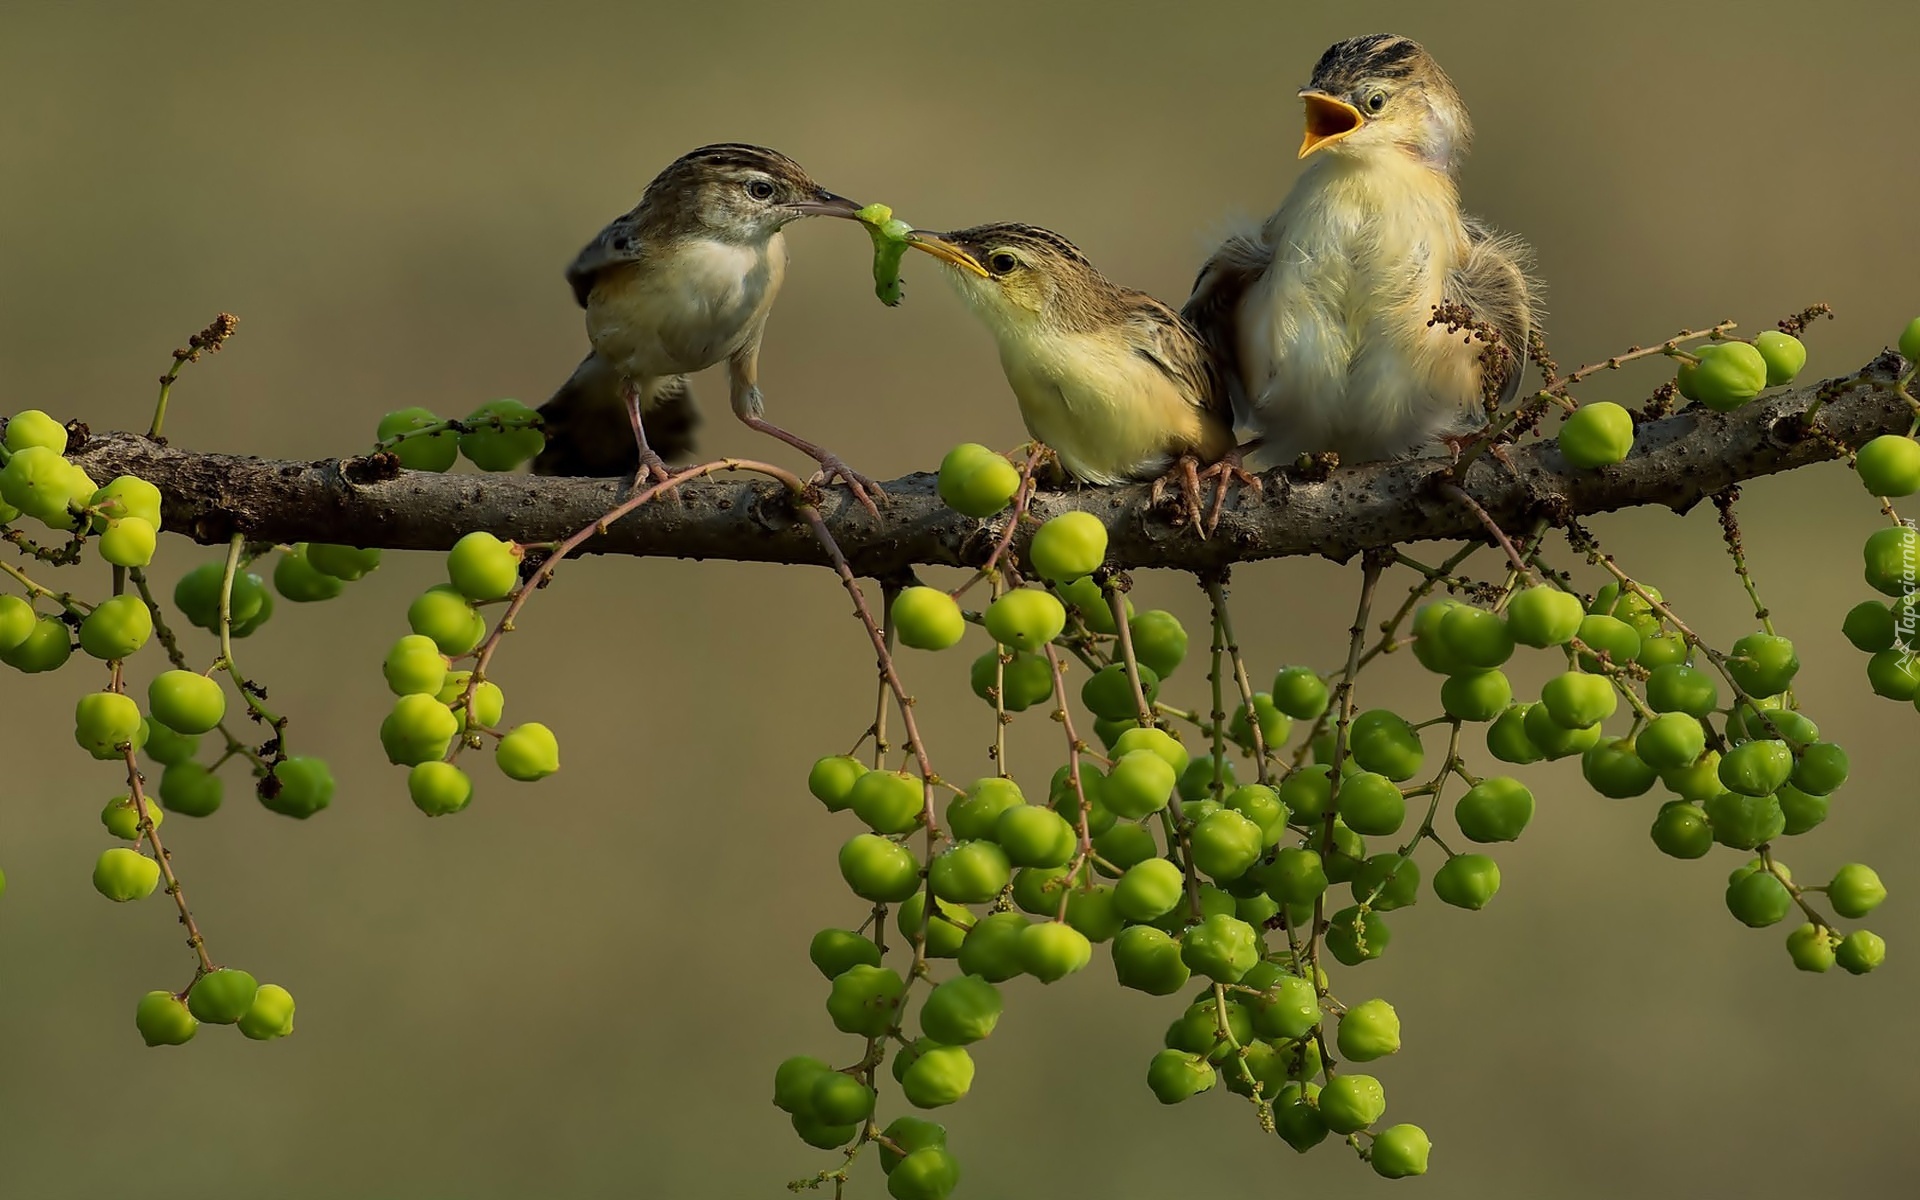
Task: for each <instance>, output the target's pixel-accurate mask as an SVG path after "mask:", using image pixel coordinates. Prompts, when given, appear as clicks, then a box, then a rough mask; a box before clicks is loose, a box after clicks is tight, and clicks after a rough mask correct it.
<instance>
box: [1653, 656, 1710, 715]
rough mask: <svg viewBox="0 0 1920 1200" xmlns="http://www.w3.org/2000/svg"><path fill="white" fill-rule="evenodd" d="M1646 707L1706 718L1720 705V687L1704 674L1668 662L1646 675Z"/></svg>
mask: <svg viewBox="0 0 1920 1200" xmlns="http://www.w3.org/2000/svg"><path fill="white" fill-rule="evenodd" d="M1647 706H1648V707H1649V708H1651V709H1653V710H1654V711H1655V712H1663V713H1665V712H1679V713H1686V714H1687V715H1688V716H1692V717H1704V716H1706V715H1707V714H1708V713H1710V712H1712V711H1713V710H1714V709H1716V708H1718V707H1719V706H1720V688H1719V685H1717V684H1715V683H1714V681H1713V677H1712V676H1711V675H1708V674H1707V673H1706V672H1705V671H1700V670H1696V669H1695V668H1693V667H1689V666H1684V665H1681V664H1677V663H1669V664H1668V665H1666V666H1662V667H1655V668H1654V670H1653V672H1652V673H1651V674H1650V675H1648V676H1647Z"/></svg>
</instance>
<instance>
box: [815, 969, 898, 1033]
mask: <svg viewBox="0 0 1920 1200" xmlns="http://www.w3.org/2000/svg"><path fill="white" fill-rule="evenodd" d="M906 988H907V984H906V981H905V980H903V979H901V978H900V975H899V972H897V971H893V970H890V969H888V968H886V967H866V966H854V967H849V968H848V969H846V970H845V971H842V972H841V973H840V974H839V975H838V976H836V977H835V978H834V980H833V987H832V990H831V991H830V992H829V993H828V995H827V1016H828V1017H829V1018H831V1019H832V1021H833V1027H834V1028H835V1029H838V1030H839V1031H840V1032H841V1033H853V1034H859V1035H860V1036H862V1037H880V1036H881V1035H883V1034H885V1033H886V1032H887V1030H889V1029H891V1028H893V1026H894V1025H895V1023H896V1021H897V1017H896V1013H897V1010H898V1009H899V1007H900V997H901V996H902V995H903V994H904V993H905V991H906Z"/></svg>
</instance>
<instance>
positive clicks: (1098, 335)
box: [909, 223, 1259, 534]
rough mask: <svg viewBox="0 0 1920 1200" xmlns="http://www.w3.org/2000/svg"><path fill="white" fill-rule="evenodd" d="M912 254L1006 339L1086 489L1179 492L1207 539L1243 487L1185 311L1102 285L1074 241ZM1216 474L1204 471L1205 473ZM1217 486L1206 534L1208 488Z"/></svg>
mask: <svg viewBox="0 0 1920 1200" xmlns="http://www.w3.org/2000/svg"><path fill="white" fill-rule="evenodd" d="M909 244H910V245H911V246H912V247H913V248H915V249H917V250H920V251H923V252H925V253H927V254H931V255H933V256H934V257H935V258H937V259H939V260H941V261H942V262H944V263H946V264H947V265H948V267H949V268H950V270H949V271H948V275H949V277H950V278H951V279H952V280H953V282H954V284H955V285H956V287H957V288H958V290H959V292H960V295H961V298H962V299H963V300H964V301H965V303H966V304H967V306H968V307H969V308H971V309H972V310H973V312H974V314H975V315H976V316H978V317H979V318H980V319H981V321H982V322H983V323H984V324H985V325H986V326H987V329H988V330H989V331H990V332H991V333H992V334H993V338H994V341H995V342H996V343H997V344H998V346H999V350H1000V367H1001V370H1002V371H1003V372H1004V373H1005V374H1006V377H1007V383H1008V385H1009V386H1010V387H1011V388H1012V389H1013V394H1014V398H1015V399H1016V400H1017V401H1018V402H1019V405H1020V416H1021V418H1022V420H1024V421H1025V423H1026V427H1027V432H1028V433H1029V434H1031V435H1032V436H1033V437H1034V439H1035V440H1037V441H1038V442H1040V443H1041V444H1042V445H1044V446H1046V447H1047V448H1048V449H1049V450H1051V451H1052V452H1053V454H1054V455H1055V456H1056V457H1057V459H1058V460H1059V463H1060V465H1061V467H1062V468H1064V469H1065V471H1066V472H1067V474H1068V475H1070V476H1072V477H1073V478H1074V479H1076V480H1079V481H1081V482H1084V483H1090V484H1110V483H1122V482H1128V481H1138V480H1148V479H1152V480H1155V481H1156V486H1155V489H1154V490H1155V495H1156V497H1158V496H1159V495H1160V494H1161V493H1162V492H1163V489H1164V488H1165V487H1166V486H1167V484H1168V483H1169V482H1174V481H1177V482H1178V484H1179V486H1180V489H1181V493H1182V495H1183V497H1184V500H1185V505H1186V511H1187V513H1188V515H1189V516H1190V517H1191V518H1192V520H1193V522H1194V524H1195V526H1196V527H1197V528H1199V529H1200V530H1201V531H1202V533H1203V534H1204V533H1205V532H1210V531H1211V529H1212V527H1213V525H1214V524H1216V523H1217V522H1218V519H1219V512H1220V502H1221V501H1222V500H1224V498H1225V494H1226V488H1227V486H1228V485H1229V482H1230V479H1229V478H1228V476H1232V477H1234V478H1238V479H1240V480H1241V481H1243V482H1249V483H1250V484H1251V485H1252V486H1254V487H1256V488H1257V487H1258V486H1259V482H1258V480H1255V479H1253V477H1252V476H1249V475H1247V474H1246V473H1245V472H1242V471H1240V470H1239V467H1238V462H1237V460H1233V459H1232V458H1231V451H1232V450H1233V449H1234V436H1233V418H1232V412H1231V409H1230V407H1229V405H1228V402H1227V396H1226V392H1225V390H1224V388H1223V387H1222V381H1221V378H1220V375H1219V372H1218V370H1217V369H1216V367H1215V363H1214V359H1213V355H1212V354H1211V353H1210V352H1209V350H1208V348H1207V346H1206V344H1205V343H1204V342H1203V341H1201V339H1200V338H1199V337H1198V335H1197V334H1196V333H1195V332H1194V330H1193V329H1192V328H1190V327H1189V326H1188V324H1187V322H1186V321H1185V320H1183V319H1182V318H1181V316H1180V314H1179V313H1177V312H1175V311H1174V310H1173V309H1172V308H1171V307H1169V306H1167V305H1166V304H1163V303H1161V302H1160V301H1159V300H1156V299H1155V298H1154V297H1152V296H1150V295H1148V294H1147V293H1145V292H1140V291H1135V290H1133V289H1132V288H1127V287H1121V286H1120V285H1118V284H1115V283H1113V282H1112V281H1111V280H1109V279H1108V278H1107V277H1106V276H1105V275H1102V274H1101V273H1100V271H1099V270H1098V269H1096V268H1095V267H1094V265H1093V264H1092V263H1091V262H1089V261H1088V260H1087V256H1086V255H1084V254H1082V253H1081V252H1080V250H1079V249H1078V248H1077V247H1076V246H1074V244H1073V243H1072V242H1070V241H1068V240H1067V239H1066V238H1064V237H1062V236H1060V235H1059V234H1057V233H1054V232H1053V231H1051V230H1047V229H1042V228H1040V227H1038V226H1035V225H1022V224H1015V223H998V224H988V225H975V226H973V227H971V228H967V229H958V230H953V231H951V232H947V233H935V232H931V231H927V230H919V229H916V230H914V231H913V233H912V235H911V240H910V242H909ZM1202 464H1207V469H1206V470H1204V471H1202V470H1200V469H1199V468H1200V466H1201V465H1202ZM1216 477H1217V478H1218V479H1219V485H1218V487H1217V489H1216V492H1215V505H1214V507H1213V510H1212V513H1211V514H1210V518H1209V519H1208V520H1207V521H1205V522H1204V523H1203V521H1202V514H1201V512H1200V501H1199V496H1200V481H1201V480H1202V479H1208V478H1216Z"/></svg>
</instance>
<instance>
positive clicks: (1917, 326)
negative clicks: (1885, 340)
mask: <svg viewBox="0 0 1920 1200" xmlns="http://www.w3.org/2000/svg"><path fill="white" fill-rule="evenodd" d="M1900 357H1901V358H1904V359H1906V360H1907V361H1908V362H1909V363H1920V317H1915V318H1914V319H1913V320H1912V321H1910V322H1908V323H1907V327H1906V328H1905V329H1903V330H1901V331H1900Z"/></svg>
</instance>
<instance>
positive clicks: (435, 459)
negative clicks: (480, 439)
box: [374, 408, 460, 471]
mask: <svg viewBox="0 0 1920 1200" xmlns="http://www.w3.org/2000/svg"><path fill="white" fill-rule="evenodd" d="M434 425H440V426H444V425H445V422H444V421H442V420H441V419H440V418H439V417H437V416H435V415H434V414H433V412H432V410H430V409H425V408H402V409H396V410H395V411H393V412H390V413H388V414H387V415H386V416H384V417H381V418H380V424H379V426H378V427H377V428H376V429H375V430H374V437H375V438H376V439H378V440H379V441H382V442H385V441H389V440H391V439H393V438H396V437H399V436H400V435H401V434H403V433H410V432H412V431H413V430H416V429H426V428H429V427H430V426H434ZM387 453H389V454H391V455H393V456H394V457H395V458H397V459H399V460H400V465H401V466H403V467H405V468H406V469H407V470H409V471H445V470H449V469H450V468H452V466H453V462H454V460H455V459H456V458H458V457H459V456H460V441H459V437H458V435H457V434H455V433H454V432H453V431H452V430H451V429H446V428H441V429H437V430H435V431H434V432H433V433H427V434H421V435H420V436H419V437H410V438H406V439H404V440H402V441H398V442H395V443H394V444H393V445H391V446H389V447H387Z"/></svg>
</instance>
